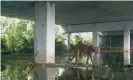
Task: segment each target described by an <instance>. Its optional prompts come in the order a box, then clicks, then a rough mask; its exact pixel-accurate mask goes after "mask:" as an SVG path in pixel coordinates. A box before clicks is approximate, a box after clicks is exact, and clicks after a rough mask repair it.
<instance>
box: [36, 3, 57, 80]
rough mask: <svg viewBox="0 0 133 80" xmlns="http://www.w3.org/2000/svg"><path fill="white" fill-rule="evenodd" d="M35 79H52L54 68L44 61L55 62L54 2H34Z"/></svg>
mask: <svg viewBox="0 0 133 80" xmlns="http://www.w3.org/2000/svg"><path fill="white" fill-rule="evenodd" d="M34 31H35V32H34V34H35V35H34V38H35V40H34V41H35V42H34V54H35V80H51V78H53V79H52V80H54V76H55V70H54V69H53V68H44V66H43V65H42V64H44V63H55V4H54V3H52V2H39V3H36V4H35V30H34Z"/></svg>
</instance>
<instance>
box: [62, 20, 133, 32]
mask: <svg viewBox="0 0 133 80" xmlns="http://www.w3.org/2000/svg"><path fill="white" fill-rule="evenodd" d="M132 25H133V21H121V22H106V23H93V24H80V25H67V27H66V26H62V27H63V29H64V30H65V31H66V33H67V32H71V33H75V32H94V31H99V32H100V31H118V30H124V29H125V28H127V29H130V30H133V27H132Z"/></svg>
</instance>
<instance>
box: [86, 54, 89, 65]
mask: <svg viewBox="0 0 133 80" xmlns="http://www.w3.org/2000/svg"><path fill="white" fill-rule="evenodd" d="M88 60H89V56H87V60H86V64H88Z"/></svg>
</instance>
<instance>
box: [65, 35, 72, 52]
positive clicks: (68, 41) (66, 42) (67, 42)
mask: <svg viewBox="0 0 133 80" xmlns="http://www.w3.org/2000/svg"><path fill="white" fill-rule="evenodd" d="M70 35H71V33H68V34H67V39H66V40H65V44H66V46H67V49H68V50H69V49H70Z"/></svg>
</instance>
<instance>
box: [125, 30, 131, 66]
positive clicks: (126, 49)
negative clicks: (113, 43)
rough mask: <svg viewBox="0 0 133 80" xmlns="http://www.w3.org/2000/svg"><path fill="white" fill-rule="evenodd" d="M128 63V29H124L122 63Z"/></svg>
mask: <svg viewBox="0 0 133 80" xmlns="http://www.w3.org/2000/svg"><path fill="white" fill-rule="evenodd" d="M129 64H130V30H128V29H125V30H124V65H129Z"/></svg>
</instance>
